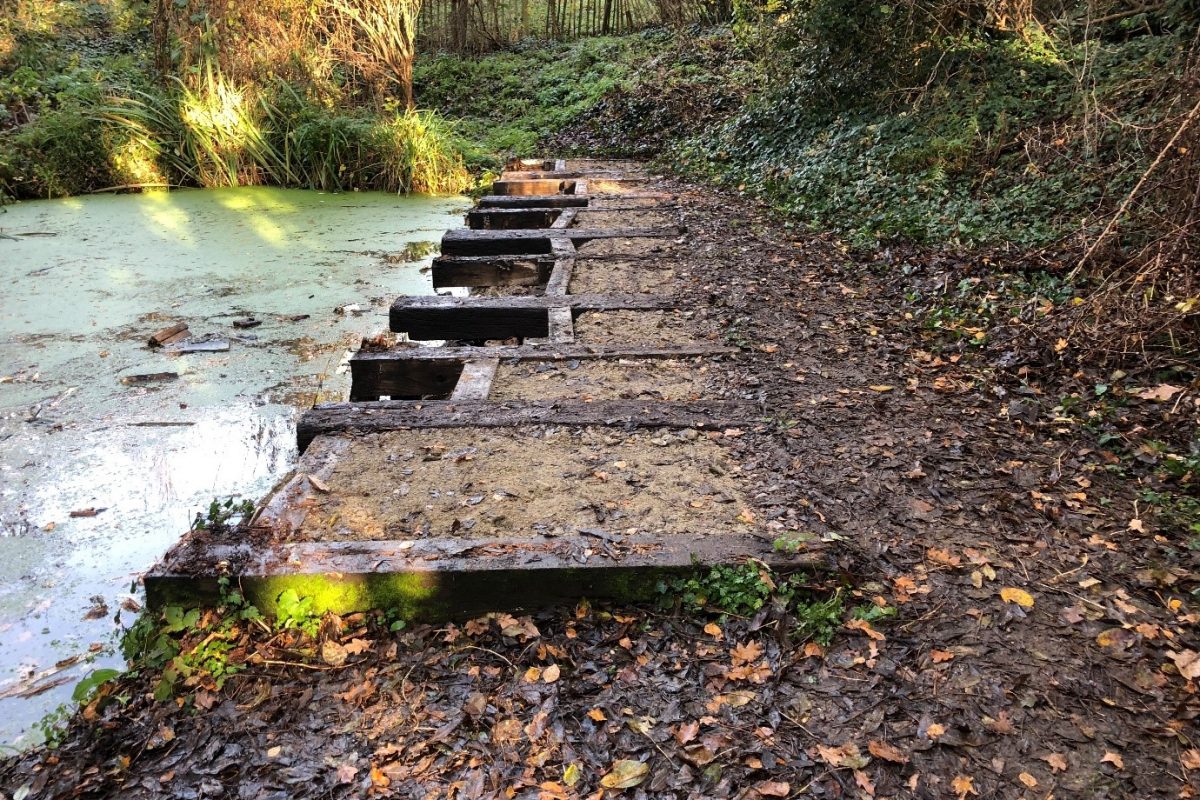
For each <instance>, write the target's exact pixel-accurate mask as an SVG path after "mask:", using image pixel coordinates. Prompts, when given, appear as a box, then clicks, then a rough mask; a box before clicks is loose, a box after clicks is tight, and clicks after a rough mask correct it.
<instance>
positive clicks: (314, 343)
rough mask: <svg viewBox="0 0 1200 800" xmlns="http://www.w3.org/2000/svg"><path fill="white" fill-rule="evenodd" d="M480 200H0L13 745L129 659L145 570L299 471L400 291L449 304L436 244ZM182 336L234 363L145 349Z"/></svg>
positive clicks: (246, 192) (260, 195)
mask: <svg viewBox="0 0 1200 800" xmlns="http://www.w3.org/2000/svg"><path fill="white" fill-rule="evenodd" d="M467 206H468V202H467V201H466V200H465V199H463V198H428V197H397V196H394V195H386V194H378V193H350V194H323V193H319V192H309V191H302V190H284V189H270V188H238V189H210V190H184V191H175V192H155V193H146V194H137V195H119V196H104V195H98V196H90V197H82V198H72V199H66V200H53V201H36V202H26V203H20V204H16V205H9V206H4V207H0V280H2V281H3V284H4V289H3V300H0V642H2V643H3V644H2V646H0V744H4V745H7V746H10V747H23V746H26V745H28V744H29V743H31V742H33V741H36V740H37V737H38V736H39V732H38V730H37V722H38V721H39V720H41V719H43V718H44V717H45V716H46V715H47V714H49V713H52V712H53V711H54V710H55V709H57V708H59V707H60V706H61V705H62V704H64V703H68V702H69V701H70V696H71V691H72V689H73V688H74V686H75V684H76V683H77V682H78V681H79V680H80V679H81V678H82V677H84V676H86V675H87V674H88V673H89V672H90V671H91V670H93V669H96V668H99V667H111V666H118V667H119V666H121V660H120V657H119V655H118V654H117V653H116V644H117V637H118V633H119V631H120V629H121V627H122V624H124V625H127V624H129V623H130V622H132V620H133V618H134V617H135V616H136V611H137V609H138V608H139V606H140V602H141V600H140V597H139V594H138V593H139V589H138V586H137V580H138V577H139V575H140V573H141V572H143V571H144V570H146V569H147V568H148V567H149V566H150V565H151V564H152V563H153V562H154V560H155V559H156V558H158V557H159V556H160V555H161V554H162V553H163V552H164V551H165V550H166V549H167V548H168V547H169V546H170V545H171V544H172V543H174V542H175V541H176V540H177V539H178V537H179V536H180V534H181V533H182V532H183V531H185V530H186V529H187V528H188V527H189V525H190V524H191V521H192V518H193V517H194V515H195V514H196V512H198V511H202V510H204V509H207V507H208V505H209V504H210V503H211V502H212V500H213V499H214V498H221V499H222V500H224V499H225V498H230V497H234V498H236V499H237V500H238V501H241V500H243V499H250V500H256V499H257V498H258V497H260V496H261V495H262V494H263V493H265V492H266V491H267V490H268V489H269V488H270V487H271V485H272V484H273V483H274V482H275V481H277V480H278V479H279V478H280V477H281V476H282V475H283V474H284V473H285V472H286V471H287V470H288V468H289V467H290V465H291V464H292V461H293V459H294V457H295V443H294V423H295V418H296V416H297V415H298V413H299V412H300V411H301V410H302V409H303V408H305V407H307V406H310V405H312V403H313V402H314V401H315V400H318V399H320V400H326V399H342V398H344V397H345V396H346V392H347V389H348V383H349V377H348V374H347V373H346V369H345V360H346V358H347V357H348V355H349V353H350V352H351V351H352V350H353V349H355V348H356V347H357V345H358V343H359V341H360V340H361V338H362V337H363V336H370V335H373V334H376V333H379V332H382V331H384V330H385V329H386V327H387V307H388V304H389V303H390V302H391V300H392V299H394V297H395V296H396V295H399V294H430V293H432V288H431V284H430V280H429V276H428V266H429V262H430V260H431V258H432V255H433V253H432V252H430V247H429V244H428V243H432V242H436V241H437V240H438V239H440V237H441V234H442V232H443V231H444V230H445V229H446V228H449V227H454V226H457V225H459V224H461V214H462V212H463V211H464V210H465V209H466V208H467ZM247 319H253V320H254V322H256V323H258V324H253V323H246V322H245V320H247ZM235 321H238V322H239V326H240V325H246V324H251V325H253V327H239V326H235V325H234V322H235ZM176 322H183V323H186V324H187V325H188V326H189V331H190V333H191V335H192V336H193V338H199V339H203V338H204V337H211V338H213V339H217V340H223V341H227V342H228V343H229V349H228V350H227V351H219V352H203V353H190V354H184V355H171V354H168V353H166V352H164V351H163V350H161V349H151V348H149V347H147V340H148V338H149V337H150V336H151V334H153V333H154V332H156V331H158V330H159V329H162V328H164V327H167V326H169V325H171V324H173V323H176ZM164 373H174V374H175V377H173V378H162V379H158V380H153V381H147V382H141V379H139V378H136V377H135V376H142V375H149V374H160V375H161V374H164ZM123 379H124V380H123Z"/></svg>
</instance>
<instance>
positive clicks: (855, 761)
mask: <svg viewBox="0 0 1200 800" xmlns="http://www.w3.org/2000/svg"><path fill="white" fill-rule="evenodd" d="M817 755H819V756H820V757H821V760H822V761H824V762H825V763H826V764H828V765H829V766H831V767H848V768H850V769H862V768H863V767H865V766H866V765H867V764H869V763H871V757H870V756H864V755H863V754H862V753H861V752H860V751H859V749H858V745H856V744H855V743H854V742H846V743H845V744H843V745H841V746H840V747H832V746H829V745H823V744H819V745H817Z"/></svg>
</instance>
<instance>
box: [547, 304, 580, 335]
mask: <svg viewBox="0 0 1200 800" xmlns="http://www.w3.org/2000/svg"><path fill="white" fill-rule="evenodd" d="M549 320H550V335H549V336H548V337H547V338H548V339H549V340H550V341H551V342H553V343H555V344H565V343H567V342H573V341H575V318H574V316H572V314H571V309H570V308H569V307H565V306H561V307H558V308H552V309H550V312H549Z"/></svg>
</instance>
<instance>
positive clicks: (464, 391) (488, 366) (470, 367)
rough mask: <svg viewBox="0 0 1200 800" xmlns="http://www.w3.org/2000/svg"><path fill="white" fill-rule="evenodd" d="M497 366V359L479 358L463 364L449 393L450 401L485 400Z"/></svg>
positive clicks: (498, 363) (489, 391) (498, 364)
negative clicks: (455, 383) (456, 381)
mask: <svg viewBox="0 0 1200 800" xmlns="http://www.w3.org/2000/svg"><path fill="white" fill-rule="evenodd" d="M499 366H500V359H498V358H479V359H475V360H473V361H468V362H466V363H465V364H463V369H462V374H461V375H459V376H458V384H457V385H456V386H455V387H454V391H453V392H451V393H450V399H451V400H453V401H455V402H458V403H464V402H472V401H483V400H487V397H488V395H489V394H491V391H492V381H494V380H495V379H496V370H497V368H499Z"/></svg>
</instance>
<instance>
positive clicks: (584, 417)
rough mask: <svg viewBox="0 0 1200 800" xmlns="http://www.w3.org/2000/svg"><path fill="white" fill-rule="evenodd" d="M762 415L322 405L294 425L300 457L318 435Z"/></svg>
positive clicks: (689, 408)
mask: <svg viewBox="0 0 1200 800" xmlns="http://www.w3.org/2000/svg"><path fill="white" fill-rule="evenodd" d="M761 416H762V412H761V411H760V410H759V408H758V407H757V406H755V405H753V404H750V403H743V402H732V401H693V402H677V403H668V402H659V401H654V402H649V401H646V402H641V401H635V400H611V401H610V400H604V401H600V400H597V401H594V402H591V403H583V402H551V401H522V402H506V403H484V402H464V403H459V402H454V401H450V400H431V401H429V402H425V403H409V402H402V401H396V400H387V401H379V402H376V403H326V404H323V405H319V406H316V407H315V408H312V409H310V410H308V411H306V412H304V414H303V415H302V416H301V417H300V420H299V422H297V423H296V443H297V445H298V446H299V448H300V450H301V452H303V451H304V449H305V448H307V447H308V446H309V444H310V443H312V441H313V439H315V438H317V437H318V436H328V435H336V434H364V433H379V432H382V431H395V430H403V429H406V428H511V427H516V426H521V425H550V424H553V425H607V426H616V427H621V428H697V429H700V430H725V429H726V428H736V427H739V426H746V425H753V424H756V422H757V420H758V419H759V418H760V417H761Z"/></svg>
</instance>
